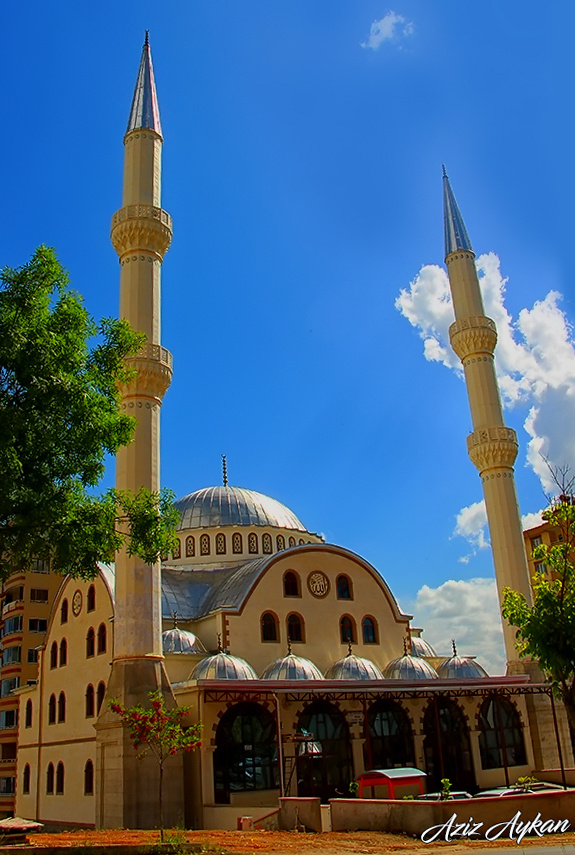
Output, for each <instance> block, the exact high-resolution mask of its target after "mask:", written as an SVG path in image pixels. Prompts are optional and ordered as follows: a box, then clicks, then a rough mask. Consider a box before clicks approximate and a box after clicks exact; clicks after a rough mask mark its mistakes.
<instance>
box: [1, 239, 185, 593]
mask: <svg viewBox="0 0 575 855" xmlns="http://www.w3.org/2000/svg"><path fill="white" fill-rule="evenodd" d="M144 340H145V339H144V336H142V335H141V334H139V333H136V332H134V330H133V329H132V328H131V327H130V325H129V324H128V323H126V322H125V321H119V320H114V319H105V320H103V321H101V323H100V324H96V323H95V322H94V320H93V319H92V318H91V317H90V315H89V314H88V312H87V311H86V309H85V308H84V306H83V303H82V299H81V297H80V296H79V295H78V294H76V293H74V292H73V291H71V290H70V289H69V287H68V276H67V274H66V272H65V270H64V269H63V268H62V266H61V265H60V263H59V261H58V259H57V258H56V255H55V253H54V251H53V250H52V249H48V248H46V247H40V248H39V249H38V250H37V251H36V252H35V253H34V256H33V257H32V259H31V261H30V262H29V263H28V264H26V265H25V266H24V267H22V268H20V269H17V270H14V269H11V268H5V269H4V270H3V271H2V272H1V274H0V471H1V472H2V490H1V491H0V579H1V578H2V577H5V576H6V575H8V573H10V572H12V571H13V569H14V568H15V567H16V568H18V569H27V568H29V567H30V566H31V564H32V562H33V561H34V559H36V558H40V559H49V560H50V562H51V566H52V568H53V569H55V570H57V571H60V572H66V573H68V572H70V573H72V574H73V575H77V576H82V577H86V578H88V577H90V576H93V575H94V573H95V568H96V562H97V561H110V560H111V559H112V558H113V556H114V553H115V552H116V551H117V550H118V549H119V548H120V547H121V546H122V544H123V543H124V542H126V540H127V546H128V550H129V551H130V552H131V553H132V554H138V555H140V557H142V558H143V559H144V560H145V561H146V562H152V561H155V560H157V558H158V556H159V555H160V554H162V553H163V552H165V551H167V550H168V549H169V548H170V547H171V546H172V545H173V543H174V533H173V528H174V512H173V509H172V508H171V501H172V496H171V494H169V493H163V494H162V495H153V494H150V493H149V492H147V493H146V491H140V493H138V494H137V495H136V496H134V497H129V496H127V495H124V494H123V495H118V494H117V493H115V492H114V491H113V490H112V491H109V492H108V493H106V494H105V495H104V496H101V497H99V498H98V497H96V496H94V495H92V494H91V490H92V489H93V488H94V487H95V486H96V485H97V484H98V482H99V481H100V479H101V477H102V475H103V473H104V466H105V459H106V455H114V454H115V453H116V452H117V451H118V449H119V448H120V447H121V446H123V445H127V444H128V443H129V442H130V441H131V439H132V436H133V433H134V424H135V422H134V420H133V419H132V418H131V417H129V416H126V415H124V414H122V413H121V412H120V409H119V403H120V396H119V392H118V384H119V383H121V382H125V381H126V380H127V379H129V377H130V376H131V373H132V370H131V369H130V368H129V367H128V366H127V364H126V361H125V358H126V357H127V356H130V355H134V354H135V353H137V352H138V350H139V349H140V348H141V346H142V344H143V342H144ZM118 517H123V518H124V521H125V522H127V525H125V524H124V525H120V526H119V525H118Z"/></svg>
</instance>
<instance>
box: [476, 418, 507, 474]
mask: <svg viewBox="0 0 575 855" xmlns="http://www.w3.org/2000/svg"><path fill="white" fill-rule="evenodd" d="M467 451H468V453H469V456H470V458H471V462H472V463H473V464H474V465H475V466H476V467H477V469H479V472H480V473H481V474H483V473H484V472H485V471H486V470H488V469H498V468H501V467H504V468H509V469H512V468H513V464H514V463H515V458H516V457H517V453H518V451H519V444H518V442H517V434H516V433H515V431H514V430H513V428H508V427H493V428H482V429H481V430H476V431H474V433H470V434H469V436H468V437H467Z"/></svg>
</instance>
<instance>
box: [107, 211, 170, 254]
mask: <svg viewBox="0 0 575 855" xmlns="http://www.w3.org/2000/svg"><path fill="white" fill-rule="evenodd" d="M110 237H111V240H112V244H113V245H114V249H115V250H116V252H117V253H118V255H119V256H120V260H122V259H123V257H124V256H125V255H127V254H129V253H131V252H150V253H152V254H154V255H156V256H157V257H158V258H159V260H160V261H161V260H162V259H163V257H164V255H165V254H166V252H167V250H168V247H169V246H170V242H171V240H172V218H171V217H170V215H169V214H168V212H167V211H164V209H163V208H157V207H155V206H154V205H127V206H126V207H125V208H120V210H119V211H116V213H115V214H114V216H113V217H112V230H111V234H110Z"/></svg>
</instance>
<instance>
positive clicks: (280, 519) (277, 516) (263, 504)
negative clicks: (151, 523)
mask: <svg viewBox="0 0 575 855" xmlns="http://www.w3.org/2000/svg"><path fill="white" fill-rule="evenodd" d="M174 506H175V507H176V508H177V510H178V511H179V512H180V514H181V517H182V518H181V520H180V523H179V524H178V529H179V530H180V531H182V530H185V529H190V528H211V527H213V526H222V525H246V526H254V525H268V526H273V527H274V528H287V529H290V530H292V531H293V530H295V531H306V527H305V526H304V525H303V523H302V522H300V520H298V518H297V517H296V515H295V514H294V513H293V511H290V509H289V508H286V506H285V505H282V503H281V502H278V501H277V500H276V499H272V498H271V497H270V496H264V494H263V493H256V491H255V490H244V489H243V487H228V486H225V487H204V488H203V489H202V490H196V491H195V492H194V493H190V494H189V495H188V496H184V497H183V498H182V499H178V501H177V502H174Z"/></svg>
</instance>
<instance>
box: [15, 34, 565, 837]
mask: <svg viewBox="0 0 575 855" xmlns="http://www.w3.org/2000/svg"><path fill="white" fill-rule="evenodd" d="M162 141H163V139H162V130H161V124H160V115H159V108H158V100H157V95H156V88H155V83H154V75H153V68H152V61H151V55H150V47H149V44H148V39H147V37H146V43H145V44H144V48H143V52H142V59H141V64H140V68H139V73H138V78H137V83H136V88H135V93H134V98H133V102H132V107H131V111H130V116H129V121H128V127H127V131H126V135H125V137H124V144H125V164H124V187H123V201H122V208H120V210H119V211H117V212H116V214H114V217H113V220H112V235H111V236H112V242H113V245H114V247H115V249H116V251H117V252H118V256H119V260H120V314H121V316H122V317H125V318H127V319H128V320H130V322H131V323H132V325H133V326H134V327H136V328H137V329H139V330H141V331H143V332H144V333H145V334H146V336H147V344H146V345H145V346H144V348H143V350H142V351H141V352H140V353H139V354H138V356H137V357H135V358H134V359H133V364H134V367H135V368H136V372H135V375H134V377H133V379H132V380H130V381H129V382H128V383H127V385H126V386H125V387H124V388H123V389H122V390H121V393H122V407H123V408H124V410H125V411H126V412H129V413H132V414H133V415H134V416H135V418H136V420H137V429H136V434H135V439H134V441H133V442H132V444H131V445H130V446H128V447H127V448H124V449H122V450H121V452H120V453H119V455H118V458H117V487H118V488H119V489H132V490H135V489H137V488H138V487H140V486H142V485H143V486H146V487H148V488H149V489H152V490H157V489H159V485H160V479H159V440H158V437H159V414H160V407H161V402H162V397H163V395H164V393H165V391H166V389H167V388H168V386H169V383H170V379H171V376H172V359H171V355H170V353H169V352H168V351H167V350H166V349H165V348H164V347H163V346H162V345H161V341H160V273H161V265H162V259H163V257H164V254H165V252H166V251H167V249H168V246H169V243H170V240H171V234H172V226H171V218H170V216H169V214H168V213H167V212H166V211H164V210H163V209H162V208H161V198H160V180H161V149H162ZM443 180H444V201H445V238H446V261H447V265H448V270H449V276H450V282H451V287H452V291H453V297H454V306H455V314H456V321H455V323H454V325H453V327H452V330H451V338H452V344H453V347H454V349H455V351H456V352H457V353H458V355H459V356H460V358H461V359H462V362H463V365H464V370H465V376H466V382H467V386H468V392H469V399H470V406H471V411H472V417H473V426H474V433H473V434H472V435H471V436H470V437H469V439H468V444H469V451H470V456H471V457H472V460H473V462H474V463H475V464H476V466H477V468H478V469H479V472H480V476H481V479H482V483H483V487H484V491H485V497H486V503H487V509H488V519H489V525H490V533H491V541H492V544H493V550H494V561H495V566H496V575H497V582H498V586H499V588H501V587H503V586H504V585H511V586H512V587H514V588H516V589H517V590H521V591H523V592H524V593H527V595H529V576H528V571H527V565H526V559H525V550H524V547H523V539H522V533H521V525H520V521H519V512H518V507H517V499H516V495H515V484H514V478H513V468H512V467H513V462H514V460H515V456H516V454H517V440H516V437H515V434H514V432H513V431H512V430H510V429H508V428H507V427H505V425H504V422H503V415H502V411H501V404H500V401H499V393H498V389H497V381H496V379H495V374H494V370H493V350H494V347H495V342H496V330H495V325H494V323H493V321H491V320H490V319H489V318H486V317H485V315H484V311H483V305H482V302H481V295H480V292H479V285H478V282H477V274H476V271H475V264H474V254H473V250H472V248H471V242H470V240H469V237H468V235H467V232H466V230H465V225H464V223H463V220H462V218H461V214H460V212H459V209H458V207H457V204H456V201H455V197H454V195H453V192H452V190H451V186H450V183H449V179H448V178H447V176H446V175H444V179H443ZM176 504H177V507H178V510H179V511H180V513H181V520H180V523H179V527H178V546H177V548H176V549H175V550H174V552H173V554H172V555H171V556H169V557H167V558H166V560H164V561H162V562H161V563H160V562H158V563H157V564H156V565H153V566H149V565H144V564H143V563H142V561H141V560H140V559H139V558H137V557H131V556H128V555H127V554H126V553H120V554H119V555H118V556H117V560H116V563H115V567H112V566H102V567H100V568H99V570H98V573H97V575H96V577H95V578H94V579H93V580H92V581H79V580H77V579H72V578H69V577H68V578H65V579H64V580H63V581H62V584H61V586H60V589H59V591H58V593H57V595H56V598H55V600H54V605H53V607H52V611H51V614H50V618H49V620H48V627H47V633H46V636H45V643H44V645H43V648H42V649H41V651H40V655H39V665H38V679H37V681H36V682H35V683H34V684H32V685H27V686H23V687H21V688H19V689H17V690H16V694H17V696H18V700H19V734H18V765H17V773H16V814H17V815H18V816H22V817H27V818H30V819H38V820H40V821H42V822H48V823H61V824H68V825H74V824H77V825H83V826H87V825H88V826H90V825H93V826H96V827H111V828H117V827H135V828H142V827H150V826H155V825H157V824H158V805H157V776H158V770H157V766H156V765H155V763H154V761H153V758H152V759H150V758H148V759H146V760H145V761H143V763H139V762H138V760H137V759H136V758H135V752H134V750H133V748H132V746H131V743H130V741H129V739H128V737H127V734H126V733H125V732H124V730H123V729H122V727H121V724H120V722H119V720H118V717H117V716H115V715H114V714H113V713H112V712H111V710H110V708H109V701H110V699H111V698H115V699H118V700H119V701H120V702H121V703H123V704H125V705H128V706H131V705H133V704H135V703H143V704H146V703H147V702H148V693H149V692H150V691H154V690H157V691H160V692H162V694H163V696H164V698H165V700H166V703H167V704H168V705H174V704H177V705H185V706H187V707H189V708H190V713H189V715H190V720H191V721H200V722H202V723H203V736H202V745H201V747H200V748H199V749H198V750H197V751H196V752H194V753H192V754H187V755H185V757H184V758H183V759H182V758H181V757H174V758H171V761H172V762H171V765H170V767H169V774H168V775H167V784H166V795H165V803H167V805H168V810H167V815H166V822H167V823H179V824H181V823H185V825H186V826H187V827H191V828H235V827H236V821H237V819H238V817H240V816H242V815H244V814H246V813H249V814H251V815H254V816H260V815H263V814H265V813H266V812H268V811H273V810H274V809H275V808H276V807H277V805H278V797H281V796H285V795H299V796H319V797H320V798H321V799H322V801H327V800H328V799H330V798H335V797H337V796H348V795H349V784H350V782H352V781H353V780H354V778H355V777H356V776H357V775H358V774H359V773H360V772H362V771H364V770H369V769H378V768H379V769H383V768H393V767H406V766H414V767H417V768H420V769H423V770H425V771H426V773H427V787H428V790H430V791H432V790H437V789H438V788H439V787H440V784H439V782H440V779H441V778H449V779H450V780H451V782H452V784H453V787H454V788H455V789H465V790H469V791H471V792H474V791H476V790H478V789H480V788H486V787H492V786H498V785H503V784H509V783H513V782H514V781H516V779H517V778H518V777H520V776H522V775H527V774H531V773H533V772H534V771H535V770H543V769H549V768H555V767H557V766H559V764H560V763H562V764H565V765H570V764H571V763H572V755H571V749H570V747H569V745H568V743H569V739H568V738H567V731H566V726H565V723H564V721H563V719H562V717H561V716H560V715H559V711H558V710H557V711H556V710H555V707H554V702H553V698H552V696H551V695H550V693H549V689H548V687H547V686H545V685H543V684H541V683H540V682H538V681H537V680H536V679H534V678H533V675H530V674H529V673H526V671H525V668H524V666H523V664H522V663H519V662H517V656H516V653H515V650H514V646H513V633H512V632H510V631H509V630H508V629H507V628H506V631H505V633H506V634H505V640H506V649H507V657H508V660H509V665H508V670H507V675H506V676H503V677H501V676H500V677H490V676H488V675H487V673H486V672H485V670H484V669H483V668H482V667H481V665H480V664H479V663H478V662H477V661H475V659H474V658H473V657H469V656H460V655H458V653H457V651H456V649H455V645H454V648H453V652H452V655H451V656H448V657H446V656H438V655H437V654H436V652H435V651H434V650H433V649H432V648H431V647H430V646H429V644H427V643H426V642H425V641H424V639H423V638H422V637H421V630H419V629H416V628H413V627H412V626H411V623H410V620H411V617H410V615H406V614H404V613H403V612H402V611H401V609H400V608H399V606H398V604H397V602H396V600H395V598H394V596H393V594H392V592H391V590H390V589H389V587H388V585H387V584H386V582H385V580H384V579H383V578H382V576H381V575H380V574H379V573H378V571H377V570H376V568H374V567H372V566H371V565H370V564H369V563H368V562H367V561H366V560H365V559H363V558H362V557H361V556H359V555H357V554H355V553H353V552H351V551H349V550H347V549H345V548H343V547H341V546H336V545H333V544H329V543H325V542H324V539H323V538H322V537H321V536H320V535H318V534H316V533H314V532H310V531H308V530H307V528H306V526H305V524H304V523H303V522H302V521H301V520H300V519H299V518H298V516H296V514H295V513H293V512H292V511H291V510H290V509H289V508H287V507H285V506H284V505H283V504H281V503H280V502H278V501H276V500H275V499H272V498H270V497H268V496H265V495H262V494H261V493H258V492H256V491H254V490H248V489H243V488H240V487H234V486H231V485H230V484H228V479H227V473H226V469H225V461H224V472H223V484H222V486H216V487H208V488H204V489H199V490H195V491H194V492H192V493H190V494H189V495H187V496H184V497H183V498H181V499H180V500H179V501H178V502H177V503H176Z"/></svg>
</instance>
